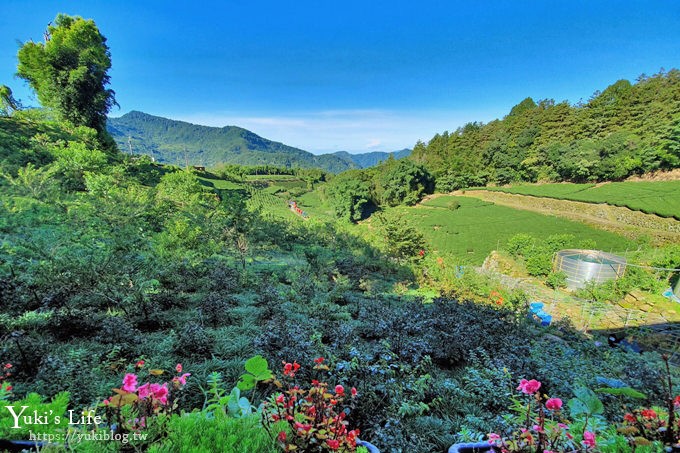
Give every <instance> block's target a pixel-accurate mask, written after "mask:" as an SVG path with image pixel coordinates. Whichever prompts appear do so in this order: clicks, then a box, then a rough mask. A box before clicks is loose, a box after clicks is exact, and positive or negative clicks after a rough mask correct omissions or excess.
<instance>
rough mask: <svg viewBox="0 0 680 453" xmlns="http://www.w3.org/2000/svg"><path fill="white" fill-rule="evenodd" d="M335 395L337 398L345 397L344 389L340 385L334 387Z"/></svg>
mask: <svg viewBox="0 0 680 453" xmlns="http://www.w3.org/2000/svg"><path fill="white" fill-rule="evenodd" d="M335 394H336V395H337V396H344V395H345V388H344V387H343V386H342V385H336V386H335Z"/></svg>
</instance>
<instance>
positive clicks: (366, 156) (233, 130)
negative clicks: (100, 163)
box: [107, 110, 410, 173]
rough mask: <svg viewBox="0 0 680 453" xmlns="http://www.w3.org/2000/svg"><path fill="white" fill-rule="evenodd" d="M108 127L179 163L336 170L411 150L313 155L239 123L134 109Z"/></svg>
mask: <svg viewBox="0 0 680 453" xmlns="http://www.w3.org/2000/svg"><path fill="white" fill-rule="evenodd" d="M107 130H108V131H109V133H110V134H111V136H112V137H113V138H114V140H115V141H116V143H117V144H118V147H119V148H120V149H121V151H123V152H132V153H134V154H148V155H151V156H153V157H154V159H156V160H157V161H158V162H161V163H167V164H178V165H185V164H190V165H202V166H214V165H217V164H220V163H227V164H240V165H277V166H284V167H300V168H321V169H322V170H325V171H328V172H331V173H340V172H342V171H345V170H351V169H355V168H366V167H370V166H373V165H377V164H378V163H379V162H380V161H382V160H386V159H387V158H388V157H389V156H390V154H394V155H399V157H404V156H406V155H408V154H410V150H408V149H403V150H400V151H395V152H393V153H388V152H371V153H361V154H350V153H347V152H345V151H339V152H336V153H328V154H320V155H315V154H312V153H310V152H308V151H305V150H302V149H300V148H295V147H293V146H289V145H286V144H284V143H281V142H276V141H273V140H269V139H267V138H264V137H261V136H259V135H257V134H255V133H254V132H252V131H249V130H247V129H245V128H242V127H239V126H223V127H212V126H204V125H199V124H193V123H189V122H186V121H180V120H173V119H169V118H164V117H161V116H156V115H150V114H148V113H144V112H140V111H137V110H132V111H130V112H128V113H126V114H124V115H122V116H120V117H110V118H108V121H107Z"/></svg>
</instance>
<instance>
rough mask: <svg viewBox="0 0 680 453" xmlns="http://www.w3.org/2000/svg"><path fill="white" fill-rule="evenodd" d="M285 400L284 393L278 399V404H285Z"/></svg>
mask: <svg viewBox="0 0 680 453" xmlns="http://www.w3.org/2000/svg"><path fill="white" fill-rule="evenodd" d="M284 400H285V397H284V396H283V393H282V394H280V395H279V396H277V397H276V404H283V402H284Z"/></svg>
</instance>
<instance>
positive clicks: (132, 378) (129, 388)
mask: <svg viewBox="0 0 680 453" xmlns="http://www.w3.org/2000/svg"><path fill="white" fill-rule="evenodd" d="M123 390H124V391H126V392H130V393H132V392H134V391H136V390H137V375H136V374H132V373H128V374H126V375H125V377H124V378H123Z"/></svg>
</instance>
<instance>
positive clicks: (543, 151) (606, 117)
mask: <svg viewBox="0 0 680 453" xmlns="http://www.w3.org/2000/svg"><path fill="white" fill-rule="evenodd" d="M679 90H680V71H678V70H676V69H673V70H670V71H668V72H663V71H662V72H660V73H658V74H655V75H653V76H645V75H642V76H640V77H639V78H638V80H637V83H635V84H631V83H630V82H628V81H626V80H619V81H617V82H615V83H613V84H612V85H610V86H609V87H607V88H606V89H605V90H604V91H602V92H599V91H598V92H595V93H594V94H593V96H592V97H591V98H590V99H589V100H588V101H587V102H584V103H578V104H576V105H570V104H569V103H567V102H559V103H558V102H555V101H554V100H552V99H544V100H539V101H537V102H536V101H534V100H533V99H531V98H527V99H524V100H523V101H522V102H521V103H519V104H518V105H516V106H515V107H513V109H512V110H511V111H510V113H509V114H508V115H507V116H506V117H505V118H503V119H502V120H494V121H491V122H489V123H487V124H482V123H479V122H473V123H468V124H465V125H464V126H462V127H460V128H458V129H457V130H455V131H454V132H452V133H449V132H444V133H441V134H436V135H435V136H434V137H432V139H430V140H429V141H428V142H427V143H426V144H425V143H422V142H418V143H417V144H416V145H415V147H414V149H413V153H412V155H411V156H410V159H412V160H414V161H415V162H418V163H420V164H423V165H424V166H425V167H426V168H427V169H428V170H429V171H430V172H431V173H432V174H433V175H434V176H435V177H436V178H437V188H438V189H439V190H442V191H450V190H456V189H460V188H465V187H474V186H482V185H485V184H487V183H489V182H492V183H496V184H500V185H502V184H508V183H512V182H519V181H524V182H537V181H573V182H592V181H611V180H621V179H624V178H626V177H627V176H630V175H634V174H642V173H646V172H650V171H654V170H658V169H671V168H676V167H677V165H678V162H680V160H679V159H678V155H679V151H680V146H678V137H679V135H678V114H679V113H680V103H679V102H678V99H680V98H679V97H678V96H677V93H678V91H679ZM659 96H661V97H662V98H663V99H664V100H665V101H664V102H662V103H660V102H659V101H658V99H660V98H659Z"/></svg>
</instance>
